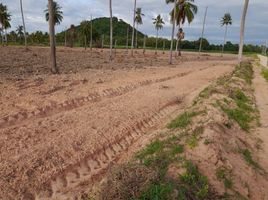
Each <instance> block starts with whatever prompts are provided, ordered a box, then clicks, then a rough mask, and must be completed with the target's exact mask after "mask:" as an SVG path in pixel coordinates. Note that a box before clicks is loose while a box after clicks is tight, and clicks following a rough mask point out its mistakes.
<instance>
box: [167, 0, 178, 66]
mask: <svg viewBox="0 0 268 200" xmlns="http://www.w3.org/2000/svg"><path fill="white" fill-rule="evenodd" d="M166 3H167V4H169V3H174V8H173V10H174V12H173V16H171V18H172V17H173V19H175V18H176V15H177V13H176V10H177V9H176V6H177V0H166ZM171 22H172V33H171V44H170V55H169V64H172V57H173V56H172V53H173V40H174V33H175V20H171Z"/></svg>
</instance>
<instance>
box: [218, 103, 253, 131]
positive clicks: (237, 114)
mask: <svg viewBox="0 0 268 200" xmlns="http://www.w3.org/2000/svg"><path fill="white" fill-rule="evenodd" d="M223 111H224V112H226V114H227V115H228V117H229V118H230V119H233V120H235V121H236V122H237V123H238V124H239V126H240V127H241V128H242V129H243V130H244V131H246V132H249V130H250V122H251V121H252V117H251V116H250V115H249V114H248V113H246V112H244V111H243V110H241V109H238V108H235V109H228V108H223Z"/></svg>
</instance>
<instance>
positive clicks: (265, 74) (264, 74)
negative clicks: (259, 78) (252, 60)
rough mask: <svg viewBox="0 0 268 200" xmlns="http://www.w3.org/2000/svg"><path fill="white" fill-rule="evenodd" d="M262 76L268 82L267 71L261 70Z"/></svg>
mask: <svg viewBox="0 0 268 200" xmlns="http://www.w3.org/2000/svg"><path fill="white" fill-rule="evenodd" d="M262 75H263V77H264V78H265V79H266V80H267V81H268V69H265V68H262Z"/></svg>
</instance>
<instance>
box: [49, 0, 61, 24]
mask: <svg viewBox="0 0 268 200" xmlns="http://www.w3.org/2000/svg"><path fill="white" fill-rule="evenodd" d="M52 2H53V4H52V11H53V16H54V20H53V22H54V25H60V23H61V22H62V20H63V16H62V15H63V12H62V11H61V9H62V7H61V6H60V5H59V4H58V3H57V2H55V1H52ZM44 12H45V16H46V20H47V21H48V20H49V8H47V9H46V10H45V11H44Z"/></svg>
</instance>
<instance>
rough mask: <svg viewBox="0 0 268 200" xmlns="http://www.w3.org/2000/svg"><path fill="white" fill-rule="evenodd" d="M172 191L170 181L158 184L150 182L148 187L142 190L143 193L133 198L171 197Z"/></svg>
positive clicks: (157, 199)
mask: <svg viewBox="0 0 268 200" xmlns="http://www.w3.org/2000/svg"><path fill="white" fill-rule="evenodd" d="M172 192H173V186H172V184H170V183H159V184H151V185H150V186H149V188H148V189H147V190H146V191H145V192H143V194H142V195H141V196H140V197H139V198H137V199H133V200H149V199H155V200H166V199H171V194H172Z"/></svg>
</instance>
